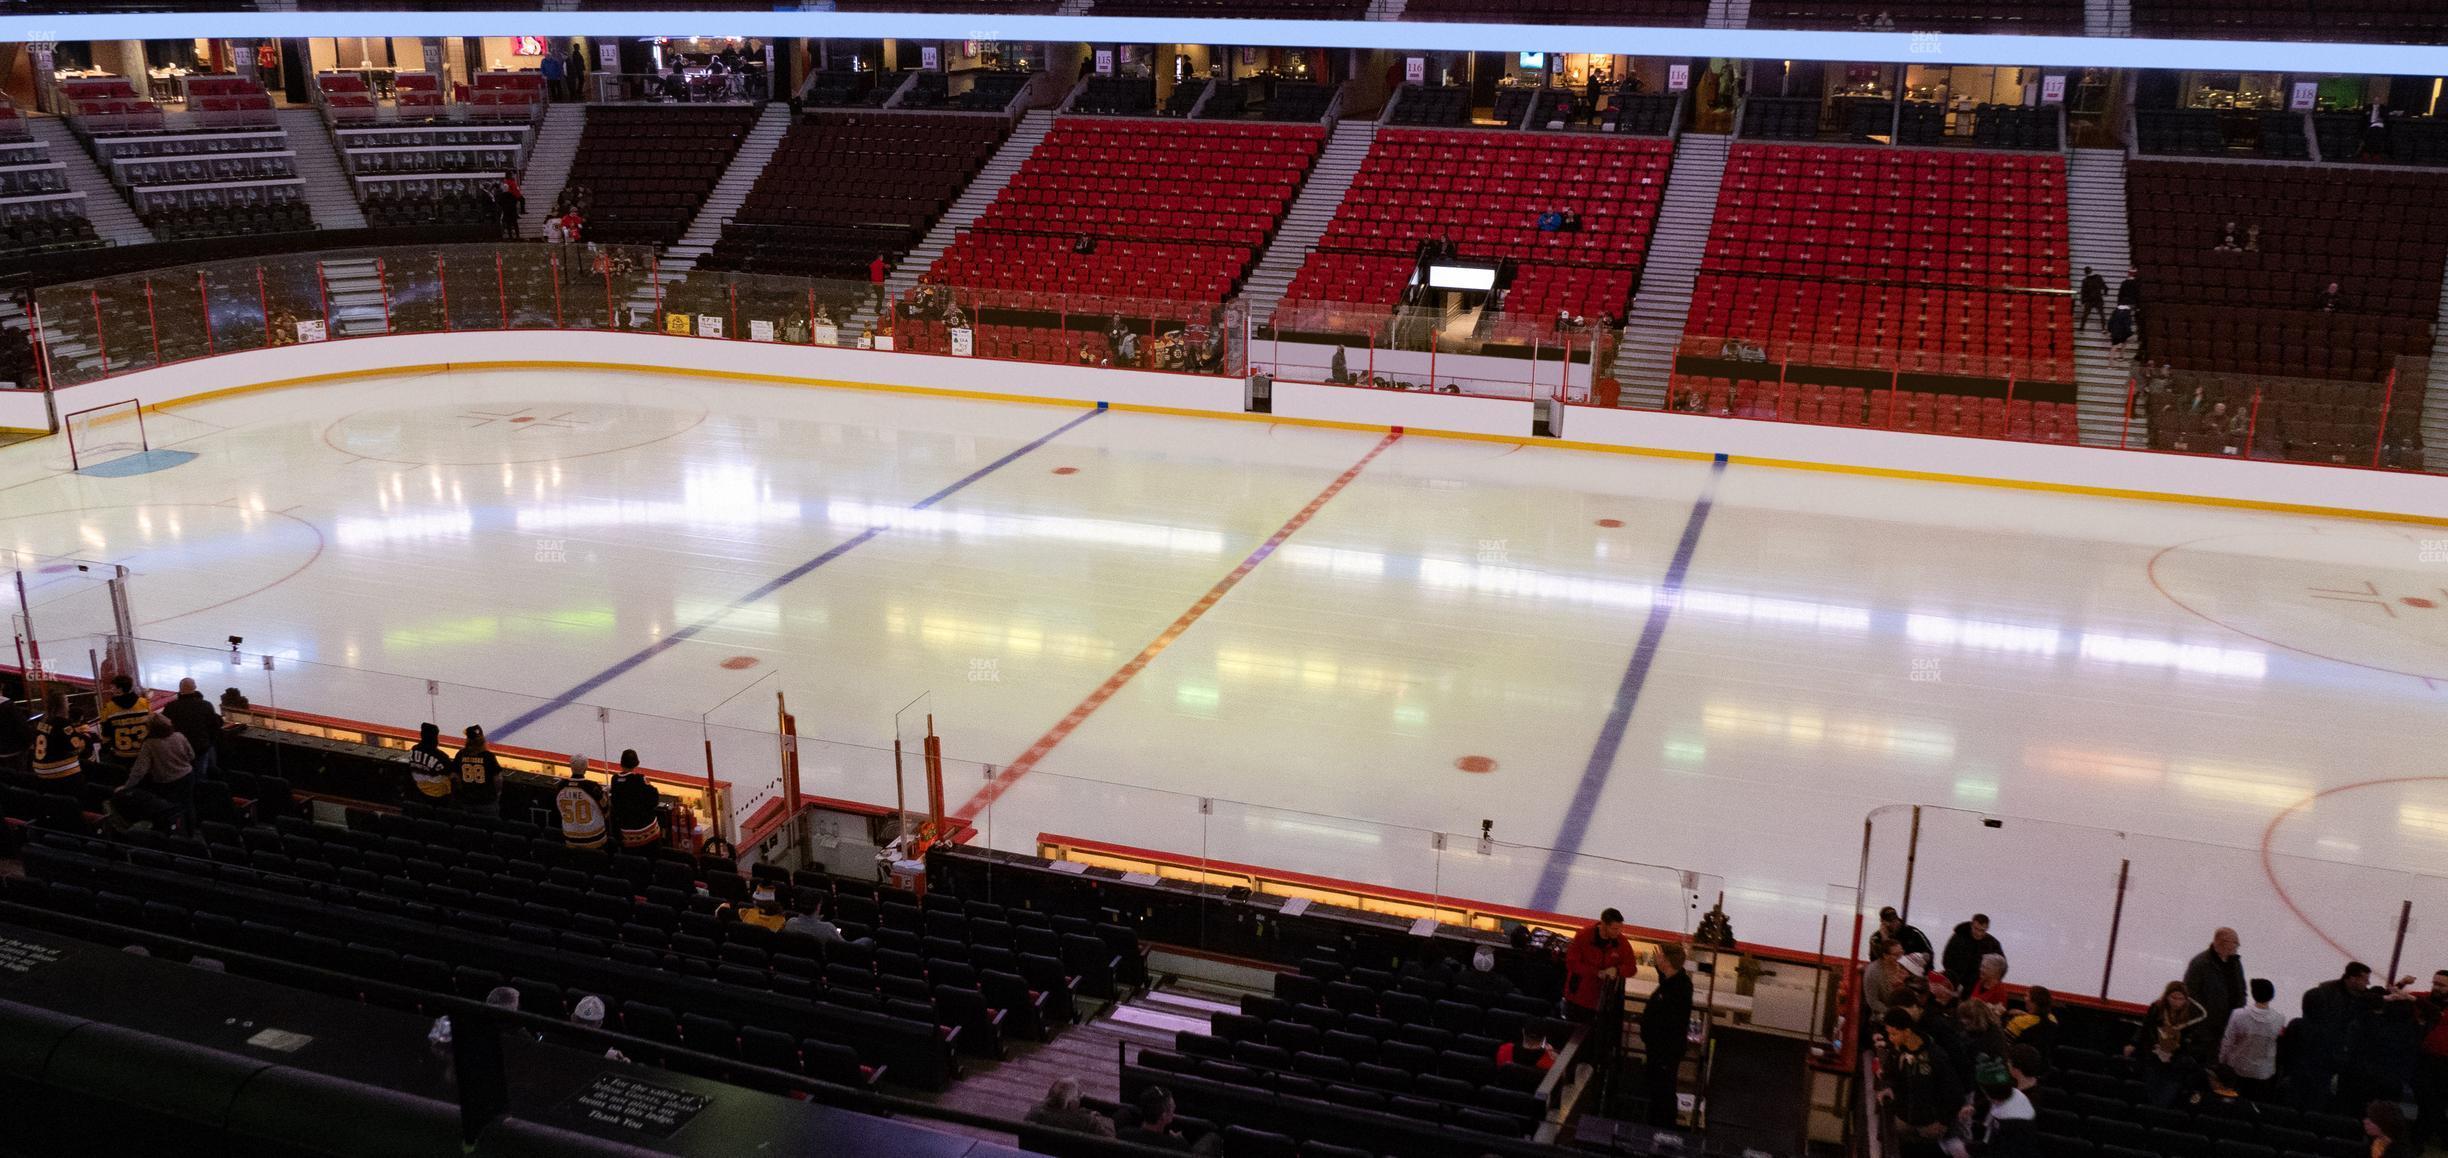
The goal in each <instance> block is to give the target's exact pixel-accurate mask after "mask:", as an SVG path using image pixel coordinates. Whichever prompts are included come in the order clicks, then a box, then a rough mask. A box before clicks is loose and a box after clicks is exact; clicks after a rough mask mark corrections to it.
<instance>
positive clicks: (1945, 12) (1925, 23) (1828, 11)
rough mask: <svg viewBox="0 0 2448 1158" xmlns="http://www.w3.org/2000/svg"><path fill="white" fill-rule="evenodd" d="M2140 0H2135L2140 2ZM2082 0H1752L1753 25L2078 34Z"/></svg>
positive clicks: (1769, 26)
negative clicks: (1966, 0)
mask: <svg viewBox="0 0 2448 1158" xmlns="http://www.w3.org/2000/svg"><path fill="white" fill-rule="evenodd" d="M2140 3H2141V0H2136V4H2137V5H2139V4H2140ZM2082 26H2083V5H2082V0H1982V2H1981V3H1977V4H1966V3H1962V2H1961V0H1753V3H1752V5H1751V27H1753V28H1835V29H1847V30H1852V29H1860V30H1869V29H1873V28H1879V29H1885V28H1894V29H1900V30H1904V31H1911V32H1923V31H1930V32H1950V31H1952V32H1992V33H2008V34H2013V33H2031V34H2035V35H2038V34H2058V33H2066V34H2079V33H2081V32H2082Z"/></svg>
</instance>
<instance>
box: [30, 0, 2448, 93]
mask: <svg viewBox="0 0 2448 1158" xmlns="http://www.w3.org/2000/svg"><path fill="white" fill-rule="evenodd" d="M173 36H205V37H229V38H273V37H299V36H761V37H773V38H791V37H829V38H838V39H881V38H887V37H889V38H896V39H918V40H1019V41H1072V42H1092V43H1108V44H1229V45H1258V46H1283V47H1330V48H1372V49H1390V50H1395V51H1412V52H1471V51H1485V50H1489V49H1499V50H1507V51H1511V50H1524V51H1529V50H1540V49H1547V50H1564V51H1571V52H1604V53H1622V54H1627V55H1636V56H1671V57H1699V58H1707V57H1735V58H1747V59H1754V60H1826V61H1901V62H1907V63H1909V62H1914V61H1926V62H1928V63H1932V64H1995V65H2022V66H2040V67H2049V66H2062V67H2068V68H2180V69H2214V70H2217V71H2222V72H2289V73H2337V74H2353V75H2365V76H2376V75H2392V76H2440V75H2448V46H2440V45H2406V44H2313V43H2297V42H2277V41H2224V40H2152V39H2142V38H2130V37H2104V36H2102V37H2093V36H1996V35H1975V34H1968V33H1943V34H1941V33H1927V32H1901V31H1899V32H1796V31H1779V30H1770V29H1719V28H1627V27H1613V26H1581V25H1552V24H1450V23H1442V22H1438V23H1428V22H1422V23H1416V24H1414V23H1404V22H1399V21H1378V20H1193V19H1152V18H1139V17H1126V16H989V15H974V14H947V13H940V12H902V13H895V12H801V11H788V12H716V11H704V10H699V11H690V12H562V11H554V12H544V11H524V12H521V11H504V10H500V9H494V10H488V11H482V12H407V11H402V12H379V11H376V12H364V11H357V12H221V13H198V12H164V13H145V14H120V13H113V14H90V15H50V16H10V17H0V42H15V41H60V40H141V39H159V38H164V37H173Z"/></svg>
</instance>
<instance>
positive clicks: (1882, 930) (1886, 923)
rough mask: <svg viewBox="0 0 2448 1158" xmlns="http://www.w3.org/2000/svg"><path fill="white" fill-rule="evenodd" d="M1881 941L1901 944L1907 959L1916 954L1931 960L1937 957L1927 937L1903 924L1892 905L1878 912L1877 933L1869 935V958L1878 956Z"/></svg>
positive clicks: (1902, 918)
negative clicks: (1899, 942)
mask: <svg viewBox="0 0 2448 1158" xmlns="http://www.w3.org/2000/svg"><path fill="white" fill-rule="evenodd" d="M1881 941H1901V942H1903V944H1904V955H1905V956H1907V957H1910V956H1912V955H1914V954H1916V953H1918V954H1920V955H1921V956H1924V957H1932V958H1934V957H1936V956H1937V955H1938V950H1937V948H1936V947H1934V946H1932V945H1931V944H1930V939H1929V936H1928V935H1927V934H1925V933H1923V932H1922V931H1921V930H1919V929H1916V928H1913V927H1912V926H1911V925H1908V924H1905V923H1904V917H1903V915H1902V914H1900V913H1898V912H1896V910H1895V906H1894V905H1889V906H1887V907H1885V908H1883V909H1880V910H1879V927H1878V932H1875V933H1872V934H1870V946H1871V948H1870V956H1872V957H1874V958H1875V957H1877V956H1878V955H1879V953H1878V944H1879V942H1881Z"/></svg>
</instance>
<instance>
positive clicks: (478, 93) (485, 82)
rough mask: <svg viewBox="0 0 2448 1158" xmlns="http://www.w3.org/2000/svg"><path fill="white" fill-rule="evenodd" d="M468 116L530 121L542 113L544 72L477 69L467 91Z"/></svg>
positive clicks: (475, 119) (473, 119)
mask: <svg viewBox="0 0 2448 1158" xmlns="http://www.w3.org/2000/svg"><path fill="white" fill-rule="evenodd" d="M467 113H468V119H469V120H472V121H529V120H534V119H535V118H537V117H539V116H541V115H543V113H544V74H542V73H540V72H480V73H477V74H476V83H475V84H474V85H473V86H471V87H470V88H469V90H468V98H467Z"/></svg>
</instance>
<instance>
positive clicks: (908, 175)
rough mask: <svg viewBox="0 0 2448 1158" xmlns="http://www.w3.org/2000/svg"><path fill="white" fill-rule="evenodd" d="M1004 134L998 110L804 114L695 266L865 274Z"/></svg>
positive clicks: (916, 234)
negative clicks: (979, 113) (992, 113)
mask: <svg viewBox="0 0 2448 1158" xmlns="http://www.w3.org/2000/svg"><path fill="white" fill-rule="evenodd" d="M1010 133H1011V122H1009V121H1007V120H1005V119H1004V118H1002V117H999V116H969V115H962V114H935V115H916V114H903V113H892V112H876V113H834V112H822V113H811V114H809V115H807V116H805V117H802V118H801V119H800V120H799V121H798V122H797V123H796V124H794V125H792V126H791V130H790V132H789V133H788V134H787V135H785V136H784V137H783V138H782V143H781V144H780V145H779V146H778V147H777V148H776V149H775V151H774V155H773V159H772V160H770V161H768V162H767V163H766V165H765V168H764V171H763V172H761V173H759V174H758V175H757V181H756V185H755V186H754V187H753V188H751V189H750V190H749V191H748V197H747V200H746V201H744V202H743V203H742V204H741V205H740V208H739V210H738V212H737V213H735V214H734V215H733V217H732V220H731V221H730V223H729V224H727V225H725V226H724V228H723V232H722V235H721V236H720V237H719V238H718V239H716V241H715V243H714V249H713V251H712V252H710V253H708V254H707V255H706V256H705V258H704V259H702V260H701V261H699V263H698V265H699V266H700V267H701V268H705V269H734V270H749V271H755V272H764V273H787V274H801V275H808V276H815V277H827V278H848V279H856V280H862V281H863V280H865V278H866V276H867V263H868V262H869V261H871V260H873V259H874V258H875V256H876V255H877V254H884V255H887V256H888V257H895V258H897V257H898V256H899V255H900V254H901V253H903V252H905V251H906V250H908V249H909V248H910V247H911V246H913V245H916V244H917V242H918V240H919V238H921V237H923V236H925V234H926V231H927V229H928V228H929V227H931V226H933V225H934V223H935V219H936V218H937V217H939V216H941V215H942V214H943V211H944V210H945V209H946V208H949V207H950V206H951V204H952V201H953V199H954V198H957V197H958V196H960V191H961V190H962V189H963V188H964V187H966V186H967V185H968V183H969V180H970V178H972V177H975V176H976V175H977V172H978V170H979V169H980V168H981V167H982V166H984V165H985V163H986V161H987V160H988V159H989V158H991V157H993V156H994V153H995V150H996V149H997V148H999V147H1001V145H1002V143H1003V139H1004V138H1005V137H1006V136H1008V135H1010ZM844 174H859V175H861V177H860V179H859V180H856V181H850V180H844V179H843V175H844Z"/></svg>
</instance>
